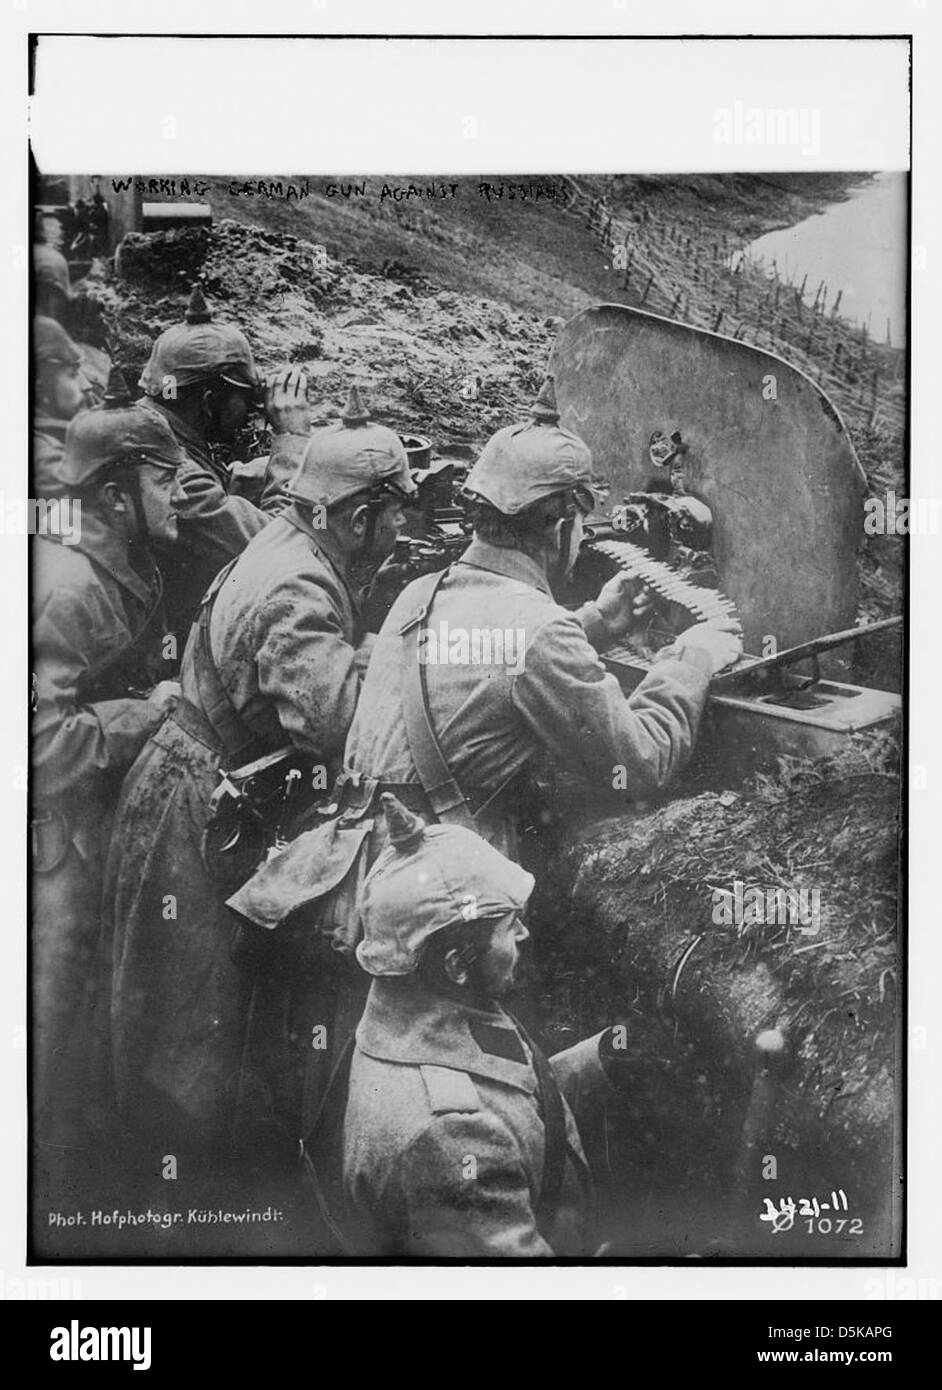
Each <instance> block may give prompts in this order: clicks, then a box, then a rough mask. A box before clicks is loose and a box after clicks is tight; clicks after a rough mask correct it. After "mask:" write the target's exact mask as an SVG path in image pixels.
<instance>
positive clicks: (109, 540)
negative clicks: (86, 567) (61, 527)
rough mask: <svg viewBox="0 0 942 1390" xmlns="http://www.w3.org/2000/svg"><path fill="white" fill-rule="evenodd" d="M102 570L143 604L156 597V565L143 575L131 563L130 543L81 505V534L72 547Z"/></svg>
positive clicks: (94, 513)
mask: <svg viewBox="0 0 942 1390" xmlns="http://www.w3.org/2000/svg"><path fill="white" fill-rule="evenodd" d="M72 548H73V549H75V550H78V551H80V552H81V553H82V554H83V555H84V556H85V557H86V558H87V559H89V560H91V561H92V563H93V564H95V565H97V566H98V567H99V568H100V569H104V570H107V571H108V573H109V574H110V575H111V576H112V578H113V579H116V580H117V581H118V583H119V584H120V585H121V586H122V588H124V589H127V590H128V591H129V592H130V593H132V594H133V595H134V597H135V598H137V599H140V601H141V602H142V603H144V604H149V603H150V602H151V601H152V599H153V592H154V579H155V575H156V565H155V566H154V568H153V570H152V572H151V574H150V575H149V576H145V575H141V574H140V573H139V572H138V571H137V570H136V569H135V568H134V566H133V565H132V564H131V561H130V558H129V556H128V543H127V541H126V540H125V539H124V537H123V536H119V535H118V534H117V532H115V531H113V530H112V529H111V527H110V526H109V525H108V524H107V523H106V522H105V521H103V520H102V518H101V517H100V516H99V515H98V514H97V512H93V511H91V510H89V508H87V507H83V508H82V524H81V535H80V536H79V539H78V541H76V542H75V544H74V546H73V547H72Z"/></svg>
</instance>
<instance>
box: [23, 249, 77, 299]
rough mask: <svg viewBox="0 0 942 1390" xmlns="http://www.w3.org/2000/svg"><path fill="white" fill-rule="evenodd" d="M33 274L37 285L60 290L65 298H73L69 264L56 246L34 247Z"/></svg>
mask: <svg viewBox="0 0 942 1390" xmlns="http://www.w3.org/2000/svg"><path fill="white" fill-rule="evenodd" d="M33 273H34V274H35V276H36V283H37V285H47V286H49V287H51V288H52V289H55V290H58V291H59V292H60V294H62V295H63V296H64V298H66V299H71V298H72V279H71V276H70V275H69V265H68V262H67V261H66V259H65V256H63V255H62V253H61V252H60V251H57V250H56V248H55V247H54V246H48V245H47V244H46V243H45V242H40V243H39V245H38V246H34V247H33Z"/></svg>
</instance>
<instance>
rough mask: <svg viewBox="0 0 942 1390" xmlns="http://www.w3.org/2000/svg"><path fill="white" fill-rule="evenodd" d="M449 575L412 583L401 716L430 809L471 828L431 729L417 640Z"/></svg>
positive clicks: (447, 821)
mask: <svg viewBox="0 0 942 1390" xmlns="http://www.w3.org/2000/svg"><path fill="white" fill-rule="evenodd" d="M449 573H450V569H444V570H442V571H441V572H440V573H439V574H428V575H423V576H422V578H421V579H417V580H416V581H415V588H416V589H417V591H418V592H417V595H416V596H417V598H419V599H420V600H421V601H420V603H419V607H418V609H417V610H416V612H415V613H414V614H413V615H412V617H411V618H410V619H409V621H408V622H407V623H406V624H405V626H404V627H402V628H401V629H400V635H401V637H402V713H403V719H404V721H405V726H406V740H407V742H408V744H409V752H410V753H411V754H412V761H413V763H414V764H415V770H416V772H417V773H418V777H419V781H420V782H421V783H422V788H423V790H424V792H425V795H426V796H427V797H428V803H429V806H430V807H431V808H432V810H433V811H434V813H435V815H436V816H437V817H438V819H439V820H440V821H442V822H443V823H444V824H445V825H461V826H464V827H465V829H466V830H473V829H474V817H473V816H472V814H471V808H470V806H469V805H468V802H467V798H466V797H465V794H464V792H463V791H462V790H461V788H460V787H459V786H458V783H457V782H456V781H455V779H454V777H453V776H452V774H451V769H450V768H449V766H448V764H447V762H446V761H445V755H444V754H443V753H442V750H441V747H440V746H439V742H438V739H437V738H436V736H435V730H434V728H433V727H432V720H431V713H430V711H429V707H428V690H427V688H426V684H425V665H424V663H423V662H422V661H421V659H420V652H419V637H420V633H421V631H422V627H423V624H424V622H425V619H426V618H427V617H428V613H429V610H430V608H431V606H432V603H433V601H434V599H435V595H436V593H437V592H438V589H439V586H440V585H441V583H442V582H443V580H444V579H445V578H446V577H447V575H448V574H449Z"/></svg>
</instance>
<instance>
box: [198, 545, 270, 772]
mask: <svg viewBox="0 0 942 1390" xmlns="http://www.w3.org/2000/svg"><path fill="white" fill-rule="evenodd" d="M236 559H238V557H236ZM235 563H236V561H235V560H230V562H229V564H228V565H226V566H225V568H224V569H221V570H220V571H219V573H218V574H217V575H216V578H215V579H214V580H213V582H212V584H210V586H209V588H208V589H207V590H206V593H205V594H204V595H203V599H202V601H201V603H200V610H199V613H198V614H197V616H196V621H195V622H194V624H193V630H192V633H191V640H192V642H193V644H194V653H193V655H194V674H195V676H196V684H197V686H198V689H199V704H200V708H201V709H202V712H203V715H204V716H205V718H206V720H207V722H208V724H209V726H210V728H211V729H212V732H213V734H214V735H215V737H216V739H217V740H218V742H219V743H220V745H221V746H222V751H223V752H224V753H226V754H227V755H228V757H229V759H230V760H231V761H232V762H234V763H238V762H239V761H240V760H241V761H243V762H245V761H246V758H245V754H246V752H247V751H248V750H249V749H250V748H252V747H253V745H254V744H255V743H256V741H257V740H256V736H255V734H253V733H252V731H251V729H249V727H248V725H247V724H246V723H245V722H244V720H243V718H242V715H241V714H240V713H239V711H238V710H237V709H236V707H235V705H234V704H233V703H232V701H231V700H230V698H229V694H228V691H227V690H226V688H225V686H224V685H223V683H222V681H221V680H220V678H219V672H218V670H217V668H216V661H215V658H214V657H213V651H212V644H211V642H210V635H209V625H210V620H211V618H212V613H213V600H214V599H215V597H216V595H217V593H218V592H219V590H220V588H221V587H222V585H223V583H224V582H225V580H226V579H228V577H229V573H230V571H231V570H232V567H233V565H235Z"/></svg>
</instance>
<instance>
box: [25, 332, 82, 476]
mask: <svg viewBox="0 0 942 1390" xmlns="http://www.w3.org/2000/svg"><path fill="white" fill-rule="evenodd" d="M33 362H34V364H35V375H34V407H35V408H34V413H33V479H34V487H35V489H36V492H37V494H38V495H39V496H40V497H46V496H48V495H49V494H50V493H53V492H56V491H57V490H58V488H59V487H60V485H61V483H60V472H61V470H60V463H61V460H62V454H63V451H64V449H65V432H66V430H67V429H68V426H69V421H70V420H71V419H72V417H73V416H75V415H77V414H78V412H79V411H80V410H83V409H84V408H85V407H86V406H90V405H92V404H93V398H92V393H91V386H90V383H89V380H88V377H87V376H86V375H85V372H84V370H83V366H82V353H81V350H80V349H79V347H78V346H77V345H76V344H75V343H73V341H72V339H71V338H70V337H69V335H68V333H66V331H65V329H64V328H62V326H61V325H60V324H58V323H56V321H55V319H50V318H45V317H43V316H42V315H39V316H38V317H37V318H36V319H34V321H33Z"/></svg>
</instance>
